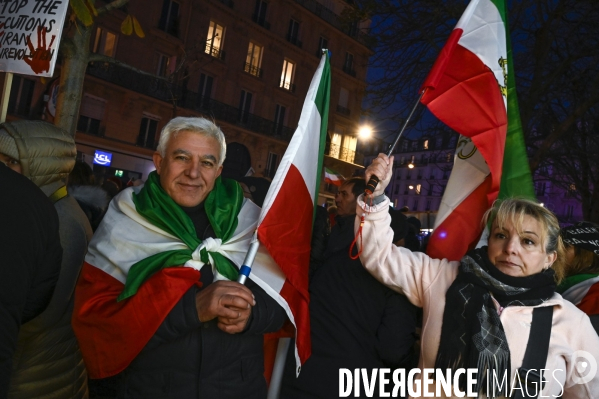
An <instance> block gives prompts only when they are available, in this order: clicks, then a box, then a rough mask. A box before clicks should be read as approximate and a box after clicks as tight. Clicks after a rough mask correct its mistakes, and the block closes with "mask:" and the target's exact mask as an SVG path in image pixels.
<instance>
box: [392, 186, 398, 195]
mask: <svg viewBox="0 0 599 399" xmlns="http://www.w3.org/2000/svg"><path fill="white" fill-rule="evenodd" d="M393 194H399V184H396V185H395V188H394V189H393Z"/></svg>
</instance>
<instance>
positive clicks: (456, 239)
mask: <svg viewBox="0 0 599 399" xmlns="http://www.w3.org/2000/svg"><path fill="white" fill-rule="evenodd" d="M425 88H426V92H425V94H424V96H423V97H422V100H421V101H422V103H423V104H425V105H426V106H427V107H428V108H429V110H430V111H431V112H432V113H433V114H434V115H435V116H437V118H439V119H440V120H441V121H443V122H444V123H445V124H447V125H448V126H449V127H451V128H452V129H453V130H455V131H456V132H458V133H459V134H460V138H459V140H458V145H457V149H456V152H455V157H454V165H453V170H452V173H451V176H450V178H449V181H448V183H447V187H446V189H445V193H444V195H443V199H442V201H441V205H440V207H439V213H438V215H437V219H436V223H435V229H434V231H433V234H432V236H431V238H430V240H429V244H428V247H427V252H428V254H429V255H430V256H432V257H434V258H448V259H450V260H459V259H461V258H462V256H464V255H465V254H466V252H467V251H468V250H469V249H471V248H472V247H474V246H475V245H476V243H477V242H478V240H479V238H480V235H481V232H482V229H483V226H482V225H481V218H482V216H483V214H484V212H485V211H486V210H487V209H488V208H489V207H490V206H491V205H492V204H493V201H495V200H496V199H497V198H498V197H500V198H506V197H510V196H520V197H527V198H534V190H533V185H532V179H531V176H530V169H529V166H528V159H527V156H526V149H525V146H524V139H523V134H522V126H521V123H520V115H519V111H518V100H517V98H516V89H515V74H514V68H513V63H512V52H511V44H510V38H509V27H508V24H507V7H506V4H505V1H504V0H472V1H471V2H470V4H469V5H468V7H467V8H466V10H465V11H464V14H463V15H462V17H461V18H460V20H459V21H458V24H457V25H456V27H455V29H454V30H453V32H452V33H451V35H450V37H449V39H448V40H447V43H446V44H445V47H444V48H443V50H442V51H441V54H440V55H439V58H438V59H437V61H436V62H435V65H434V66H433V69H432V70H431V72H430V73H429V76H428V77H427V79H426V81H425V82H424V84H423V89H425Z"/></svg>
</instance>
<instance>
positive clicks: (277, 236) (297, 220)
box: [252, 51, 331, 371]
mask: <svg viewBox="0 0 599 399" xmlns="http://www.w3.org/2000/svg"><path fill="white" fill-rule="evenodd" d="M330 86H331V69H330V65H329V55H328V51H325V52H324V54H323V55H322V58H321V60H320V64H319V65H318V68H317V70H316V73H315V74H314V77H313V78H312V82H311V83H310V88H309V89H308V94H306V99H305V100H304V106H303V108H302V113H301V116H300V120H299V122H298V126H297V129H296V131H295V133H294V134H293V137H292V139H291V142H290V143H289V146H288V147H287V151H285V155H283V159H282V160H281V163H280V164H279V167H278V169H277V172H276V174H275V177H274V179H273V181H272V183H271V185H270V189H269V190H268V193H267V194H266V198H265V199H264V204H263V207H262V213H261V214H260V217H259V219H258V239H259V241H260V243H261V244H262V245H264V246H265V247H266V248H267V249H268V252H269V253H270V255H271V256H272V257H273V259H274V260H275V261H276V262H277V264H278V265H279V267H280V268H281V270H282V271H283V272H284V273H285V276H286V280H285V283H284V285H283V287H282V289H281V291H280V294H281V296H282V297H283V298H284V299H285V300H286V302H287V303H288V304H289V307H290V308H291V311H292V313H293V318H294V321H295V327H296V334H295V343H296V348H295V357H296V363H297V365H298V366H299V365H300V364H302V363H303V362H305V361H306V359H307V358H308V357H309V356H310V352H311V347H310V316H309V313H308V312H309V309H308V304H309V294H308V269H309V263H310V241H311V236H312V224H313V218H314V214H315V203H316V200H317V196H318V187H319V186H320V175H321V171H322V161H323V157H324V147H325V142H326V134H327V122H328V114H329V97H330ZM252 273H254V271H253V270H252ZM296 371H297V370H296Z"/></svg>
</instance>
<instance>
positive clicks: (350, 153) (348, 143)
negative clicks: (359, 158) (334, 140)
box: [339, 136, 358, 163]
mask: <svg viewBox="0 0 599 399" xmlns="http://www.w3.org/2000/svg"><path fill="white" fill-rule="evenodd" d="M357 144H358V138H357V137H353V136H345V137H344V138H343V147H342V148H341V157H340V158H339V159H341V160H342V161H345V162H352V163H353V162H354V158H355V156H356V146H357Z"/></svg>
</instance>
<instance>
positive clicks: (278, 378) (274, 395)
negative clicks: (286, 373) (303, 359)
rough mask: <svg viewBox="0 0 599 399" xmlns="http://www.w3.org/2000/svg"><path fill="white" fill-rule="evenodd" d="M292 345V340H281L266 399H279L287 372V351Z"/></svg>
mask: <svg viewBox="0 0 599 399" xmlns="http://www.w3.org/2000/svg"><path fill="white" fill-rule="evenodd" d="M290 343H291V338H279V344H278V345H277V356H276V357H275V364H274V365H273V367H272V374H271V376H270V385H269V386H268V396H267V397H266V399H279V395H280V393H281V384H282V382H283V370H285V360H287V351H288V350H289V344H290Z"/></svg>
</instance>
